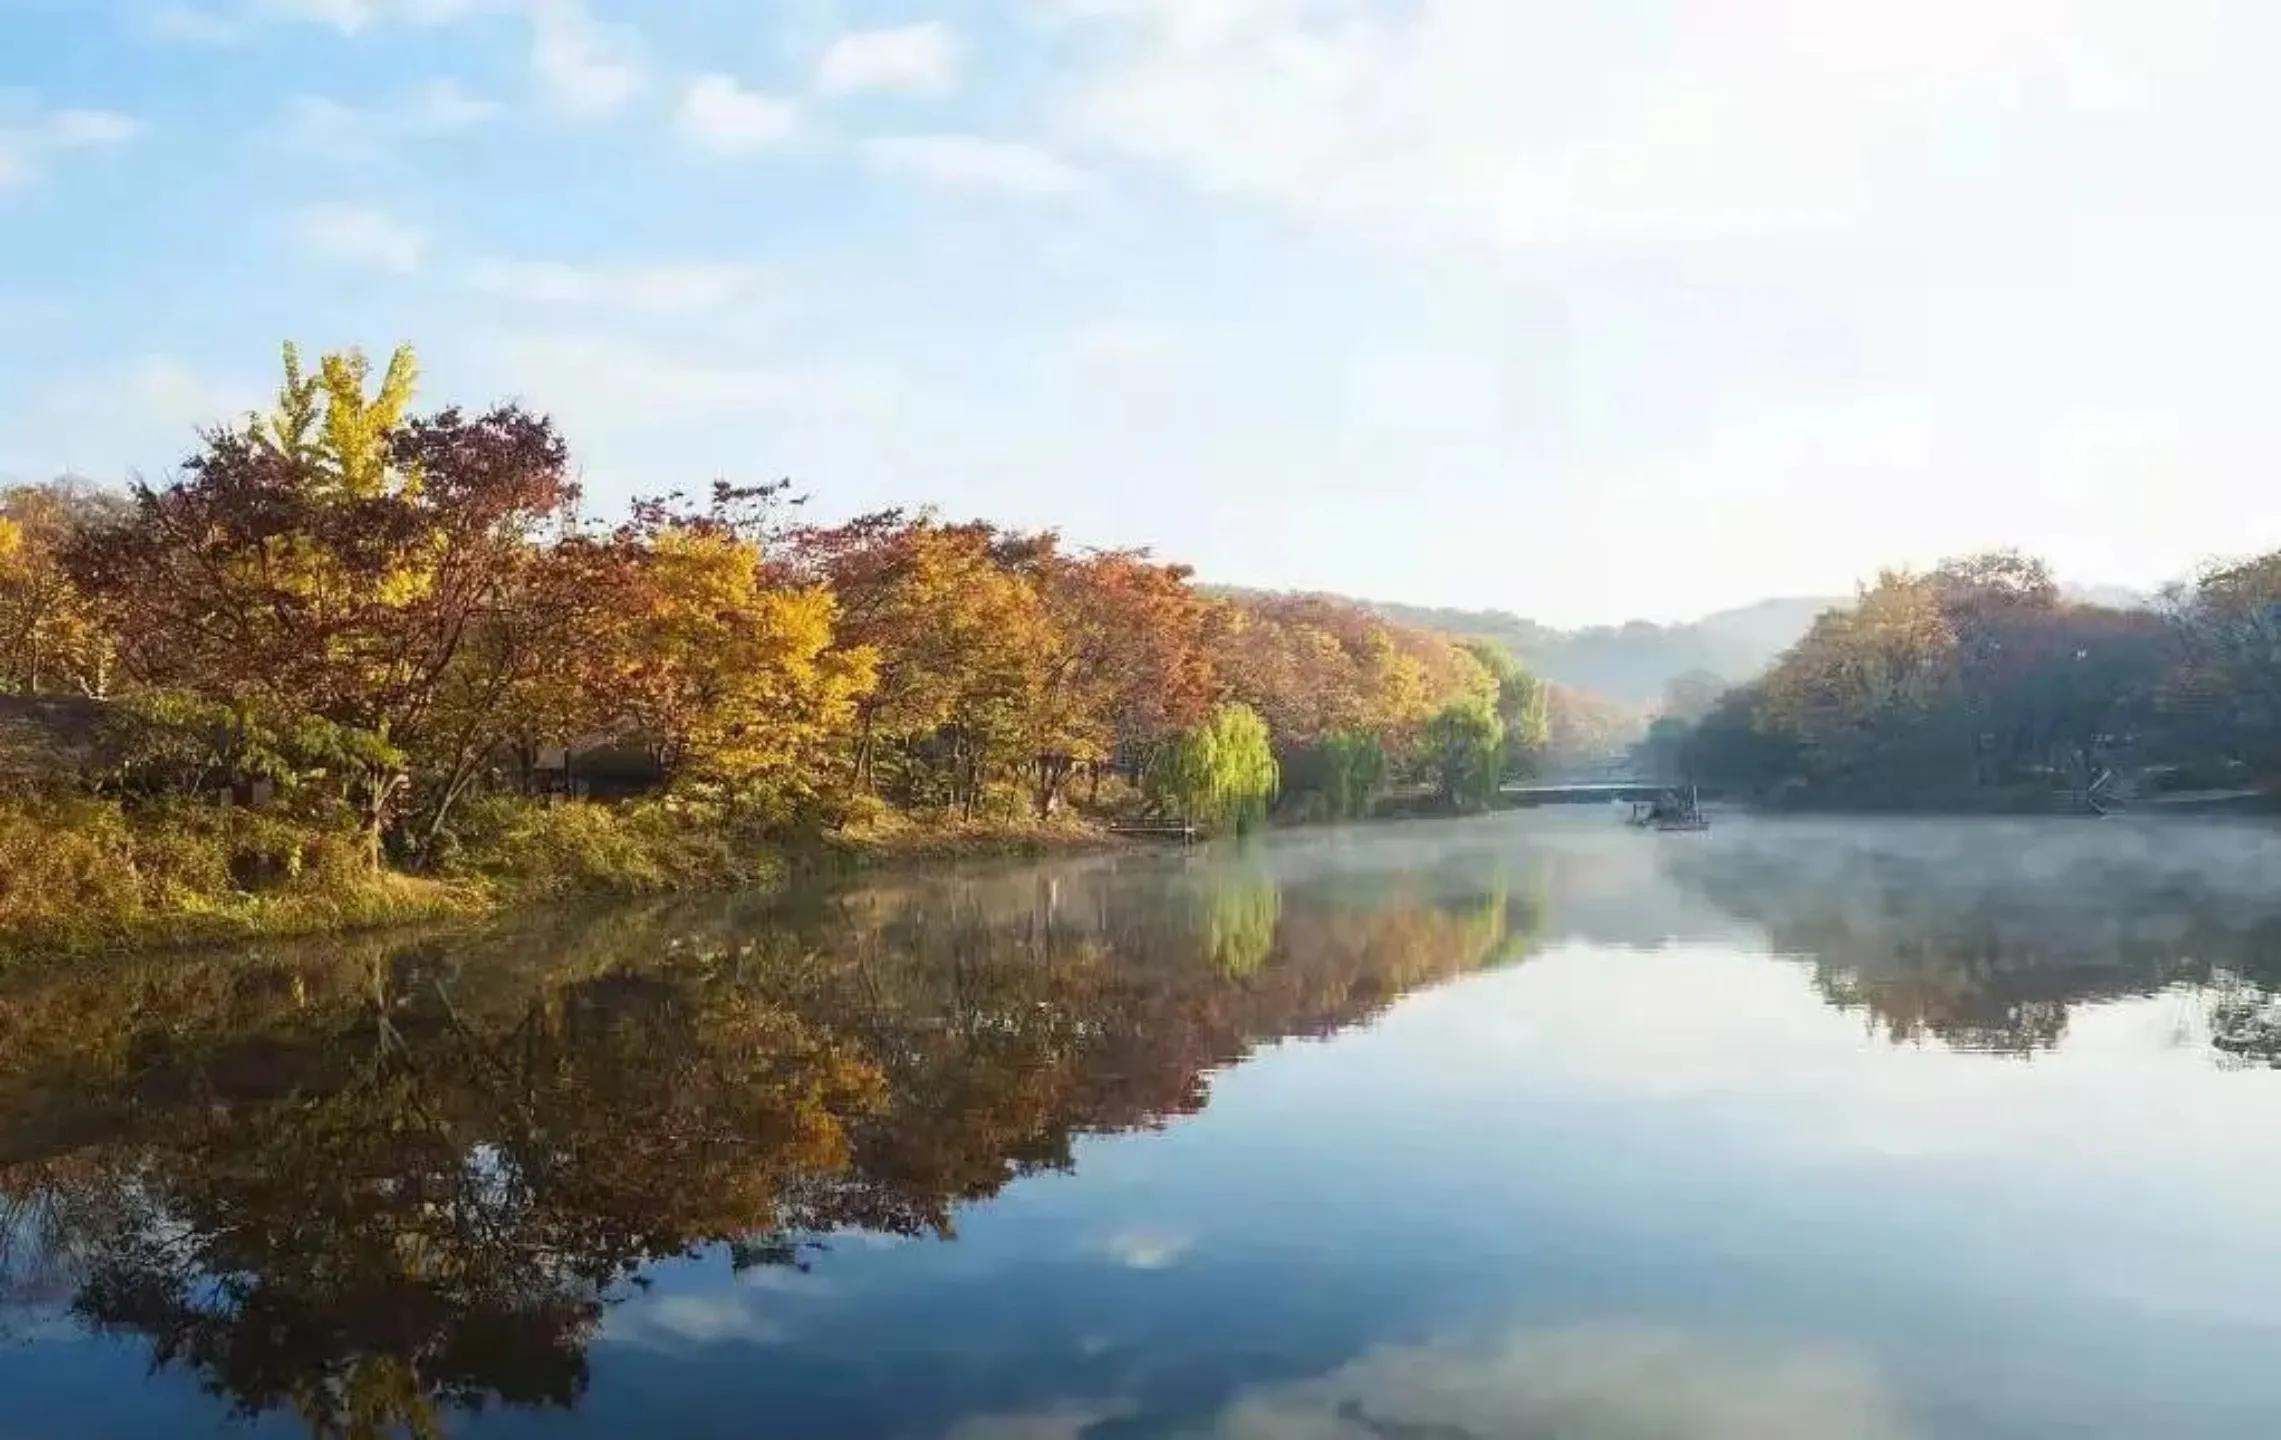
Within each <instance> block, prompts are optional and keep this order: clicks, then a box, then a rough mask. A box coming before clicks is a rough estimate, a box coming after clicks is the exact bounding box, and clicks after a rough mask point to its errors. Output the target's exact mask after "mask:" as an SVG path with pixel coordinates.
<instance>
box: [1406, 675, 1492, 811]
mask: <svg viewBox="0 0 2281 1440" xmlns="http://www.w3.org/2000/svg"><path fill="white" fill-rule="evenodd" d="M1504 747H1505V724H1504V722H1503V721H1502V720H1500V719H1498V718H1497V711H1496V709H1495V708H1494V707H1493V706H1491V705H1490V704H1489V702H1488V701H1486V700H1478V699H1474V700H1459V701H1456V702H1455V703H1453V704H1450V705H1447V706H1445V707H1443V708H1442V710H1441V711H1440V712H1439V713H1438V714H1436V715H1435V716H1434V717H1433V719H1431V720H1429V721H1427V722H1426V729H1425V735H1424V740H1423V751H1424V759H1425V763H1426V766H1427V769H1428V770H1429V771H1430V773H1431V774H1432V776H1433V781H1434V785H1435V788H1436V790H1437V791H1438V793H1439V794H1440V796H1441V800H1442V803H1443V804H1444V805H1447V806H1449V807H1450V808H1451V809H1453V810H1479V809H1483V808H1485V807H1487V806H1488V804H1489V803H1490V802H1491V801H1492V800H1494V799H1495V798H1496V795H1497V785H1498V782H1499V780H1500V779H1501V778H1502V776H1503V773H1504Z"/></svg>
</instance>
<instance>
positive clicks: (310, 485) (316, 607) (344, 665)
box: [70, 346, 576, 863]
mask: <svg viewBox="0 0 2281 1440" xmlns="http://www.w3.org/2000/svg"><path fill="white" fill-rule="evenodd" d="M416 373H417V372H416V367H415V364H414V362H413V358H412V353H411V351H410V350H409V349H401V350H398V351H397V352H396V354H395V355H394V356H393V357H392V358H391V360H390V362H389V365H388V367H387V370H386V371H385V373H384V375H383V376H382V378H381V379H380V381H379V383H378V385H377V387H376V388H375V389H373V390H372V392H371V393H370V394H368V393H367V385H368V382H369V380H370V374H369V370H368V367H367V365H366V363H365V361H364V359H363V357H362V356H361V355H359V354H357V353H356V352H354V351H351V352H347V353H345V354H339V355H328V356H326V357H325V358H324V360H323V361H322V363H321V364H320V366H319V369H318V371H317V373H316V374H314V375H310V374H305V373H304V372H303V370H302V368H301V365H300V363H299V357H298V356H297V354H296V353H295V352H294V350H293V349H292V347H290V346H288V347H287V349H286V353H285V383H284V386H283V388H282V390H281V391H280V394H279V397H278V403H277V407H276V409H275V411H274V412H273V413H272V414H270V415H268V416H266V417H254V418H252V419H249V420H248V421H247V422H246V423H244V424H243V425H241V426H238V427H235V428H227V429H218V430H215V431H213V432H211V433H209V434H208V435H207V436H206V440H205V445H204V447H203V448H202V449H201V450H200V451H199V452H198V453H197V454H196V455H194V456H192V457H191V458H190V460H189V461H187V462H186V463H185V465H184V467H183V470H182V474H181V475H180V477H179V478H178V479H177V480H176V481H175V482H174V483H172V484H170V485H166V486H163V487H151V486H138V487H137V488H136V489H135V491H134V495H133V507H134V508H133V513H132V514H131V515H130V516H128V517H126V518H124V519H122V520H121V521H119V522H118V523H116V524H112V525H108V526H104V527H102V528H100V529H98V530H95V531H93V532H91V533H89V534H87V535H86V536H84V537H83V538H82V539H81V540H80V541H79V542H78V543H77V544H76V545H75V546H74V547H73V549H72V551H71V556H70V563H71V567H72V570H73V572H74V575H75V577H76V578H77V579H78V580H79V582H80V583H81V584H82V585H83V586H84V588H85V589H86V590H87V591H88V592H89V593H90V594H91V595H93V596H95V597H97V598H99V599H100V600H101V601H102V602H103V603H104V604H105V605H107V606H108V607H109V608H110V610H111V611H112V613H113V614H115V616H116V617H117V621H116V623H117V633H118V643H119V653H120V658H121V662H122V664H123V666H124V667H125V668H126V670H127V671H128V672H129V673H130V674H131V675H132V676H133V677H134V678H135V679H137V680H138V681H140V682H142V683H144V684H146V685H151V686H157V687H162V688H172V689H179V690H183V691H187V692H190V693H193V694H197V695H201V696H205V697H208V698H212V699H216V700H220V701H224V702H228V703H232V704H241V705H247V706H253V707H259V708H264V709H269V710H297V711H304V712H307V713H309V714H312V715H315V716H318V717H321V718H322V719H324V720H326V721H328V722H330V723H332V724H335V725H338V726H342V727H347V728H350V729H354V730H357V731H361V732H363V733H364V734H366V735H368V736H369V737H371V740H372V742H373V743H372V745H371V747H370V748H369V750H368V752H367V753H368V755H369V757H370V759H369V761H368V763H366V764H363V765H361V766H359V767H357V769H356V771H355V773H354V774H353V775H352V776H351V781H352V783H351V785H350V787H349V788H350V790H351V792H352V798H353V799H354V800H355V801H356V803H357V805H358V807H359V809H360V811H361V813H362V816H363V820H364V826H365V832H366V835H367V839H368V844H369V847H370V850H371V853H372V856H373V858H374V860H375V863H377V861H378V858H379V854H380V843H381V838H382V836H383V835H384V834H385V833H386V832H387V831H388V830H389V829H391V828H392V826H393V825H394V824H395V822H396V821H397V819H398V818H399V816H400V815H401V814H402V813H403V812H404V811H405V810H406V808H407V806H408V805H409V804H411V803H416V802H417V801H419V800H422V799H425V798H426V797H425V796H421V795H416V794H415V793H414V789H415V784H416V783H417V784H421V785H425V784H428V783H430V782H431V781H432V780H433V778H434V776H435V775H436V774H437V772H439V771H443V772H449V771H451V770H453V769H455V768H456V763H457V762H456V761H455V760H454V758H453V757H455V756H459V755H462V754H464V753H465V752H467V751H469V750H482V749H485V748H487V746H488V744H489V742H490V741H491V740H492V739H495V738H496V737H497V735H498V734H499V733H500V732H501V731H502V730H503V728H504V723H503V722H504V716H503V715H500V714H496V713H494V714H493V715H492V716H491V717H490V719H489V720H484V721H482V722H481V723H475V722H476V719H477V717H476V715H475V714H474V713H471V712H470V711H469V710H468V709H467V708H466V707H464V706H463V707H461V709H460V712H459V714H458V715H457V716H456V717H455V718H456V721H457V723H455V724H453V725H450V726H444V725H442V724H441V721H442V717H443V715H444V712H445V709H446V707H445V704H444V702H445V700H446V697H447V695H448V694H449V693H450V692H451V691H452V690H453V688H454V686H455V684H457V683H458V682H459V680H460V679H461V678H462V677H463V675H464V671H465V668H466V667H467V666H469V665H470V664H474V663H481V659H482V656H483V651H482V648H481V647H480V646H478V645H476V644H475V643H474V641H475V639H476V637H477V636H478V635H479V634H481V633H482V632H483V629H484V627H485V625H486V623H487V622H488V621H489V620H491V619H492V618H493V617H495V616H496V615H498V614H499V613H501V610H502V608H503V607H505V606H508V605H511V604H512V603H513V598H514V594H515V591H516V589H517V587H518V586H519V584H520V583H521V582H522V581H523V580H524V579H525V577H527V575H528V574H529V561H530V552H531V547H532V546H533V544H534V543H535V542H536V541H537V540H538V539H539V538H541V537H542V536H543V535H545V534H546V533H548V532H549V531H550V530H553V529H554V528H556V527H558V526H560V525H561V524H563V523H564V522H565V521H566V520H567V517H568V515H569V513H570V509H571V506H572V504H573V502H574V499H575V496H576V490H575V487H574V486H573V485H572V484H571V482H570V480H569V478H568V476H567V474H566V471H565V459H566V457H565V453H564V448H563V445H562V442H561V440H560V439H559V438H558V437H557V435H556V434H555V431H554V428H553V426H552V425H551V424H550V423H549V422H548V421H546V420H544V419H542V418H539V417H537V416H534V415H531V414H529V413H528V412H526V411H523V410H521V409H519V408H516V407H513V406H506V407H501V408H499V409H495V410H492V411H489V412H486V413H484V414H481V415H474V416H470V415H467V414H463V413H462V412H460V411H458V410H445V411H443V412H441V413H439V414H437V415H435V416H433V417H430V418H427V419H420V420H414V419H411V418H409V417H408V415H407V410H408V407H409V405H410V402H411V396H412V389H413V385H414V381H415V378H416ZM447 730H448V731H449V732H450V733H449V738H448V739H447V738H445V732H446V731H447ZM449 793H450V787H449V782H448V781H447V782H446V784H445V795H446V797H447V798H448V794H449Z"/></svg>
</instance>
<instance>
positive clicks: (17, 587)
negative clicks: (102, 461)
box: [0, 479, 124, 698]
mask: <svg viewBox="0 0 2281 1440" xmlns="http://www.w3.org/2000/svg"><path fill="white" fill-rule="evenodd" d="M123 506H124V498H123V497H121V496H119V495H117V494H116V493H114V492H109V491H102V490H97V489H95V488H93V487H92V486H90V485H87V484H86V483H84V482H82V481H78V480H72V479H63V480H57V481H53V482H51V483H49V484H45V485H18V486H11V487H8V488H5V489H0V691H11V690H13V691H18V692H22V693H25V694H33V695H37V694H43V693H49V692H58V691H60V692H64V693H69V694H77V695H85V696H91V697H97V698H100V697H101V696H104V695H106V694H108V693H109V692H110V688H111V683H112V671H113V668H114V667H113V657H114V647H113V643H112V638H111V633H110V628H109V626H108V624H107V623H106V621H105V617H104V615H103V613H102V611H101V609H100V607H99V606H97V605H96V603H95V602H94V600H93V598H92V597H90V596H89V595H87V594H86V593H85V592H84V591H82V590H81V589H80V588H79V586H78V585H77V584H76V583H74V582H73V580H72V577H71V573H70V570H69V569H68V567H67V566H66V565H65V563H64V557H65V552H66V551H67V550H68V549H69V548H70V546H71V544H72V542H73V540H74V539H75V538H76V537H77V536H78V535H80V534H81V533H82V532H84V531H86V530H88V529H90V528H92V527H94V526H98V525H101V524H104V523H107V522H110V521H114V520H116V519H117V518H118V515H119V512H120V511H121V509H122V508H123Z"/></svg>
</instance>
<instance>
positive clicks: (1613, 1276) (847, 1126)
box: [0, 810, 2281, 1440]
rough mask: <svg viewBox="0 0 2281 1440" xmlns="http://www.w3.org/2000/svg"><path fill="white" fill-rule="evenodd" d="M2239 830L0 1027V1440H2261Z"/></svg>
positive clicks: (1237, 857) (1694, 872)
mask: <svg viewBox="0 0 2281 1440" xmlns="http://www.w3.org/2000/svg"><path fill="white" fill-rule="evenodd" d="M2276 986H2281V832H2276V831H2275V830H2272V829H2269V828H2258V827H2254V826H2249V825H2233V824H2227V823H2219V822H2191V821H2153V820H2114V821H2107V822H2098V823H2092V822H2066V821H2054V822H1986V821H1984V822H1939V821H1925V822H1895V823H1858V822H1834V821H1774V820H1751V819H1735V820H1732V821H1722V822H1721V824H1720V825H1719V828H1718V829H1717V830H1715V831H1714V832H1712V833H1711V834H1709V835H1645V834H1637V833H1632V832H1629V831H1626V830H1623V829H1622V828H1621V827H1618V826H1616V825H1615V824H1614V823H1612V821H1611V819H1610V818H1609V817H1608V816H1607V815H1606V814H1605V813H1603V812H1599V811H1596V810H1595V811H1593V812H1591V813H1589V814H1576V813H1543V814H1537V815H1525V816H1509V817H1499V818H1493V819H1486V820H1479V821H1471V822H1449V823H1434V824H1420V825H1401V826H1381V827H1370V828H1362V829H1354V830H1347V831H1338V832H1321V833H1313V834H1304V835H1293V836H1287V837H1278V838H1277V839H1275V840H1274V841H1272V842H1270V843H1267V844H1263V845H1259V846H1254V847H1250V848H1234V847H1229V848H1224V849H1219V848H1215V849H1212V850H1208V851H1200V852H1194V853H1186V854H1182V853H1170V852H1163V853H1150V854H1143V855H1131V856H1120V857H1116V858H1113V859H1106V860H1098V859H1097V860H1089V861H1084V862H1073V863H1060V864H1049V865H1040V866H1035V867H1024V868H1011V869H997V870H990V871H987V872H979V873H972V874H963V875H958V876H938V877H930V878H925V879H899V880H896V881H893V882H890V883H886V884H882V885H879V886H876V887H872V888H866V889H860V890H855V891H851V892H844V893H840V894H836V895H829V896H816V897H808V898H806V899H804V900H802V901H800V902H799V903H796V904H791V905H785V906H778V907H774V908H769V907H763V906H761V905H758V904H754V903H741V904H740V903H729V902H723V903H717V904H708V905H701V906H684V907H668V908H660V909H651V910H636V911H609V912H602V913H591V914H579V915H563V916H556V917H550V918H549V919H547V920H546V921H544V922H543V923H525V924H522V925H519V926H515V927H508V928H502V929H499V930H496V931H489V932H484V933H478V934H472V935H460V936H450V935H445V936H428V937H417V938H404V937H390V938H387V939H366V940H352V941H335V942H328V943H325V944H321V945H304V946H298V947H290V948H279V949H274V950H261V951H254V952H249V953H245V954H239V955H230V956H217V957H212V958H204V959H197V960H183V959H173V960H168V961H164V962H157V961H153V962H147V963H141V964H137V965H135V966H131V967H125V968H116V969H112V970H108V971H104V972H100V973H97V972H94V971H89V970H84V969H82V970H73V971H67V972H64V973H59V974H47V975H40V974H18V975H16V976H14V977H12V978H6V979H0V1436H8V1437H16V1436H83V1435H87V1436H170V1437H171V1436H180V1435H203V1434H217V1433H220V1434H232V1435H239V1434H250V1435H300V1434H309V1433H316V1434H328V1435H330V1434H341V1435H384V1434H433V1433H450V1434H469V1435H502V1436H518V1435H536V1434H545V1435H556V1434H591V1435H610V1436H619V1435H637V1434H639V1435H684V1434H686V1435H723V1436H730V1435H734V1436H748V1435H787V1436H871V1435H883V1436H911V1437H952V1440H985V1437H1000V1440H1062V1437H1078V1436H1085V1437H1102V1440H1106V1437H1114V1436H1160V1435H1178V1436H1197V1437H1218V1440H1297V1437H1309V1440H1312V1437H1324V1440H1329V1437H1341V1440H1344V1437H1355V1440H1361V1437H1386V1440H1468V1437H1473V1440H1487V1437H1505V1436H1513V1437H1529V1440H1556V1437H1557V1440H1607V1437H1622V1440H1649V1437H1717V1440H1768V1437H1775V1440H1780V1437H1815V1440H1823V1437H1836V1440H1867V1437H1877V1440H1886V1437H1913V1436H1927V1437H1932V1436H1939V1437H1947V1436H2130V1437H2140V1436H2152V1435H2162V1436H2244V1437H2248V1436H2267V1435H2272V1434H2275V1433H2277V1432H2281V1364H2277V1363H2276V1361H2275V1357H2276V1356H2277V1355H2281V1071H2276V1069H2274V1068H2273V1067H2274V1063H2275V1060H2276V1059H2277V1058H2281V1003H2277V1002H2276V1000H2275V999H2274V990H2273V988H2272V987H2276Z"/></svg>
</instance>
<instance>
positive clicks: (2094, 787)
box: [1643, 552, 2281, 809]
mask: <svg viewBox="0 0 2281 1440" xmlns="http://www.w3.org/2000/svg"><path fill="white" fill-rule="evenodd" d="M1666 708H1667V710H1668V711H1670V712H1671V713H1667V714H1666V715H1665V716H1664V717H1663V718H1662V719H1660V720H1658V721H1657V723H1656V726H1655V729H1654V730H1653V732H1652V733H1651V735H1650V737H1649V739H1648V741H1647V742H1646V744H1645V746H1644V747H1643V750H1644V758H1645V759H1646V761H1647V762H1648V763H1649V764H1651V765H1653V766H1655V767H1656V768H1658V769H1660V770H1661V771H1663V772H1664V773H1667V774H1672V775H1685V776H1688V777H1690V778H1695V779H1698V780H1700V781H1702V782H1703V783H1708V784H1713V785H1718V786H1723V787H1726V788H1728V789H1730V790H1732V791H1734V792H1736V793H1739V794H1744V795H1749V796H1753V797H1757V798H1761V799H1775V800H1794V801H1799V802H1803V803H1817V804H1849V805H1869V806H1877V807H1891V806H1897V807H1933V808H1949V807H1963V808H2029V809H2033V808H2044V807H2046V806H2049V805H2052V804H2059V805H2062V806H2065V807H2069V808H2077V809H2098V808H2104V807H2105V806H2106V805H2108V804H2110V803H2115V802H2117V801H2122V800H2127V799H2128V798H2130V797H2131V796H2132V795H2134V794H2138V795H2143V796H2145V797H2146V798H2155V797H2157V796H2159V795H2160V794H2161V793H2163V792H2166V791H2167V792H2191V791H2201V792H2207V791H2221V792H2245V791H2248V792H2254V791H2259V790H2270V789H2271V787H2272V786H2273V785H2274V783H2275V781H2276V780H2277V779H2281V553H2277V554H2271V555H2265V556H2261V557H2258V558H2255V559H2251V560H2246V561H2241V562H2236V563H2230V564H2221V565H2215V566H2212V567H2211V568H2210V569H2208V570H2207V571H2206V572H2205V573H2203V574H2202V575H2201V576H2200V577H2198V578H2197V579H2196V580H2194V581H2193V582H2192V583H2190V584H2181V585H2178V586H2175V587H2173V588H2172V589H2171V590H2170V591H2169V592H2168V593H2166V594H2165V595H2164V596H2163V597H2162V600H2161V602H2160V603H2159V604H2158V605H2156V606H2154V607H2151V608H2146V607H2136V606H2113V605H2105V604H2099V603H2095V602H2092V601H2087V600H2080V599H2073V598H2070V597H2069V596H2068V595H2066V594H2064V593H2063V592H2062V591H2061V589H2060V587H2059V586H2058V585H2057V584H2056V583H2055V582H2054V581H2053V579H2052V577H2051V573H2050V571H2049V569H2048V568H2047V567H2046V566H2045V565H2044V564H2043V563H2042V562H2040V561H2038V560H2035V559H2032V558H2028V557H2024V556H2020V555H2017V554H2012V553H2008V552H1999V553H1992V554H1984V555H1977V556H1970V557H1966V558H1961V559H1957V560H1951V561H1949V562H1947V563H1945V564H1942V565H1940V566H1938V567H1936V568H1935V569H1933V570H1932V571H1930V572H1928V573H1924V574H1912V573H1908V572H1900V571H1892V572H1887V573H1885V574H1882V575H1880V576H1879V577H1878V579H1877V581H1876V583H1875V584H1874V585H1870V586H1868V587H1866V588H1864V589H1863V591H1862V593H1861V595H1860V597H1859V599H1858V600H1857V601H1856V602H1855V603H1853V604H1852V605H1850V606H1843V607H1835V608H1832V609H1830V610H1827V611H1825V612H1824V613H1823V614H1822V615H1821V616H1820V617H1819V618H1817V619H1816V620H1815V621H1814V624H1813V626H1812V628H1811V629H1810V630H1808V631H1807V633H1806V635H1805V637H1804V638H1803V639H1801V640H1799V641H1798V643H1797V644H1795V645H1793V646H1792V647H1790V648H1789V649H1788V650H1786V651H1785V652H1783V654H1782V655H1781V656H1780V657H1779V658H1778V659H1777V660H1776V661H1775V662H1774V663H1773V664H1772V665H1771V666H1770V667H1768V669H1767V670H1766V671H1765V673H1764V674H1762V675H1760V676H1759V677H1758V678H1757V679H1755V680H1753V681H1751V682H1750V683H1748V684H1745V685H1742V686H1740V687H1737V688H1735V689H1733V690H1730V691H1727V692H1726V693H1724V694H1722V695H1718V696H1716V697H1715V698H1714V697H1704V696H1698V697H1696V703H1694V704H1691V705H1688V706H1667V707H1666Z"/></svg>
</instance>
